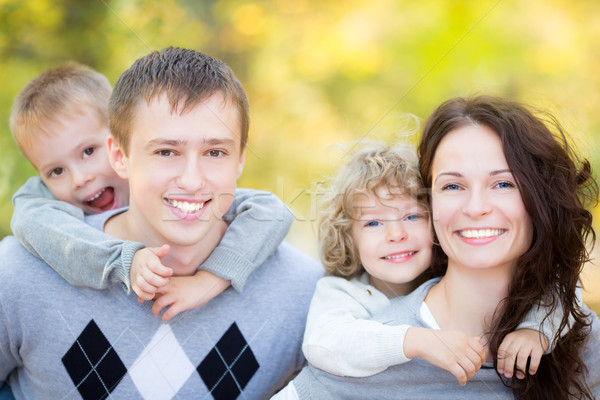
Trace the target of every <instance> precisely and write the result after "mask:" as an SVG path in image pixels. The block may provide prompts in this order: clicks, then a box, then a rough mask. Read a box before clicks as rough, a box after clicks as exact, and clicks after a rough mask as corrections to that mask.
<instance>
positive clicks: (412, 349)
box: [404, 328, 485, 386]
mask: <svg viewBox="0 0 600 400" xmlns="http://www.w3.org/2000/svg"><path fill="white" fill-rule="evenodd" d="M404 354H405V355H406V356H407V357H409V358H413V357H419V358H422V359H423V360H425V361H427V362H428V363H430V364H433V365H435V366H437V367H440V368H443V369H445V370H446V371H449V372H450V373H451V374H452V375H454V376H455V377H456V379H457V380H458V383H459V384H460V385H461V386H464V385H466V384H467V381H468V380H469V379H471V378H472V377H473V375H475V373H476V372H477V371H479V368H481V364H483V362H484V361H485V350H484V348H483V346H482V345H481V343H480V338H474V337H471V336H468V335H466V334H464V333H463V332H460V331H451V330H436V329H427V328H408V330H407V331H406V336H405V338H404Z"/></svg>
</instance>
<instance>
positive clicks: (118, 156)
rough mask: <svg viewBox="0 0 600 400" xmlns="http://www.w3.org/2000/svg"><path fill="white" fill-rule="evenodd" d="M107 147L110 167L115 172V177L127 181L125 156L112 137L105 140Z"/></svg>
mask: <svg viewBox="0 0 600 400" xmlns="http://www.w3.org/2000/svg"><path fill="white" fill-rule="evenodd" d="M107 146H108V159H109V161H110V165H111V166H112V167H113V169H114V170H115V171H116V172H117V175H119V176H120V177H121V178H123V179H127V178H128V174H127V156H126V155H125V153H124V151H123V148H122V147H121V145H120V144H119V142H117V141H116V140H115V138H113V137H112V135H111V136H109V137H108V139H107Z"/></svg>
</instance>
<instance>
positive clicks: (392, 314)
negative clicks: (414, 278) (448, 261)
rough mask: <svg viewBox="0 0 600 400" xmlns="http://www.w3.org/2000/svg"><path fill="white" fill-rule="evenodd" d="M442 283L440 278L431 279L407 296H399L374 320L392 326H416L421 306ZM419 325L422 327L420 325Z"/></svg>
mask: <svg viewBox="0 0 600 400" xmlns="http://www.w3.org/2000/svg"><path fill="white" fill-rule="evenodd" d="M439 281H440V278H434V279H430V280H428V281H427V282H424V283H422V284H421V286H419V287H418V288H416V289H415V290H413V291H412V292H411V293H409V294H407V295H406V296H399V297H396V298H394V299H392V300H391V304H390V306H389V307H387V308H386V309H385V310H383V311H382V312H381V313H379V314H378V315H377V316H375V317H374V318H373V319H374V320H376V321H379V322H382V323H389V324H391V325H398V324H408V325H415V324H416V322H414V321H413V320H420V318H417V316H418V312H419V310H420V309H421V304H422V303H423V301H424V300H425V296H427V293H429V289H431V288H432V287H433V286H434V285H436V284H437V283H438V282H439ZM417 325H419V326H420V325H422V323H418V324H417Z"/></svg>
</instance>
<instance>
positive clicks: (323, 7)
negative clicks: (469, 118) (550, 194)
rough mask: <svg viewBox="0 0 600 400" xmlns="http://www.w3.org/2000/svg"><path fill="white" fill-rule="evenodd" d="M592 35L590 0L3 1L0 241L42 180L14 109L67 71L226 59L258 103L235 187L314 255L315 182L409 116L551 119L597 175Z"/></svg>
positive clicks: (405, 130)
mask: <svg viewBox="0 0 600 400" xmlns="http://www.w3.org/2000/svg"><path fill="white" fill-rule="evenodd" d="M598 37H600V2H599V1H597V0H570V1H567V0H528V1H520V0H479V1H475V0H347V1H333V0H271V1H250V0H203V1H191V0H187V1H183V0H180V1H177V0H164V1H160V2H157V1H150V0H130V1H124V0H93V1H85V2H81V1H77V0H53V1H49V0H0V88H1V89H2V90H1V92H0V119H1V121H2V123H1V125H0V155H1V160H2V163H1V164H0V237H2V236H5V235H8V234H10V227H9V221H10V218H11V215H12V205H11V203H10V198H11V195H12V194H13V193H14V192H15V190H16V189H17V188H18V187H19V186H20V185H21V184H23V183H24V182H25V180H26V179H27V178H28V177H29V176H31V175H34V174H35V171H34V169H33V168H32V167H31V166H30V165H29V164H28V163H27V161H26V160H25V159H24V158H23V157H22V156H21V154H20V153H19V151H18V149H17V148H16V146H15V144H14V143H13V141H12V138H11V136H10V132H9V128H8V117H9V114H10V107H11V104H12V101H13V99H14V97H15V95H16V94H17V92H18V91H19V90H20V89H21V88H22V87H23V86H24V85H25V84H26V83H27V82H28V81H29V80H30V79H31V78H33V77H34V76H36V75H37V74H39V73H40V72H41V71H43V70H44V69H46V68H48V67H51V66H54V65H56V64H57V63H59V62H61V61H64V60H67V59H73V60H77V61H79V62H82V63H85V64H88V65H89V66H91V67H93V68H94V69H96V70H98V71H100V72H102V73H104V74H105V75H106V76H107V77H108V78H109V80H110V81H111V82H112V83H113V84H114V82H115V81H116V80H117V78H118V76H119V74H120V73H121V72H122V71H123V70H124V69H126V68H127V67H129V65H131V63H132V62H133V61H134V60H136V59H137V58H139V57H141V56H143V55H145V54H147V53H148V52H150V51H153V50H160V49H161V48H163V47H166V46H170V45H174V46H181V47H189V48H194V49H197V50H200V51H203V52H205V53H208V54H210V55H213V56H215V57H217V58H220V59H222V60H223V61H225V62H226V63H228V64H229V65H230V66H231V67H232V68H233V70H234V71H235V72H236V74H237V76H238V78H239V79H240V80H241V81H242V83H243V84H244V86H245V88H246V90H247V92H248V95H249V99H250V105H251V118H252V123H251V128H250V141H249V148H248V151H247V161H246V169H245V172H244V175H243V176H242V179H241V181H240V186H246V187H253V188H257V189H264V190H270V191H273V192H275V193H276V194H278V195H279V196H280V198H282V199H283V200H284V201H285V202H286V204H288V206H290V207H291V208H292V209H293V210H294V212H295V214H296V222H295V224H294V226H293V228H292V231H291V233H290V235H289V236H288V240H289V241H291V242H292V243H294V244H295V245H297V246H299V247H300V248H302V249H304V250H307V251H308V252H310V253H312V254H313V255H314V254H316V251H315V249H316V237H315V234H314V227H315V224H314V221H315V219H316V215H317V213H316V208H315V200H316V199H317V198H318V182H319V181H321V180H322V179H323V178H324V177H326V176H328V175H330V174H332V173H333V172H334V171H335V169H336V168H337V166H338V164H339V162H340V161H343V158H344V154H345V150H344V149H341V148H340V147H337V146H336V144H338V143H348V142H350V141H356V140H364V139H368V138H379V139H386V140H392V139H402V140H409V141H412V142H414V141H416V139H417V137H418V133H416V132H417V128H418V127H417V126H415V123H414V119H410V118H407V117H406V115H407V113H410V114H412V115H415V116H416V117H418V118H419V119H421V120H423V119H425V118H426V117H427V116H428V114H429V113H430V112H431V111H432V110H433V109H434V107H435V106H437V105H438V104H439V103H441V102H442V101H443V100H445V99H447V98H449V97H452V96H457V95H468V94H472V93H479V92H481V93H492V94H498V95H504V96H510V97H513V98H516V99H519V100H522V101H525V102H529V103H532V104H534V105H537V106H541V107H544V108H547V109H549V110H550V111H552V112H554V113H555V114H556V115H557V116H558V118H559V120H560V121H562V123H563V124H564V126H565V127H566V129H567V130H568V131H569V132H570V134H571V135H572V137H573V139H574V141H575V143H576V146H577V147H578V149H579V150H580V151H581V152H582V154H583V155H584V156H586V157H588V158H589V159H590V160H591V162H592V165H593V167H594V168H595V170H596V171H597V170H598V169H599V168H600V154H599V152H598V150H597V147H598V142H599V141H600V113H598V107H599V105H600V79H599V74H598V71H599V70H600V41H599V40H598ZM594 213H595V216H596V217H597V218H600V212H598V211H597V210H596V211H595V212H594ZM596 228H598V225H596ZM596 269H597V268H596V267H595V266H594V265H590V266H589V267H588V268H587V269H586V274H585V282H586V285H587V289H588V291H587V293H586V301H587V302H588V303H590V304H592V305H593V306H594V307H595V308H596V310H600V274H599V273H597V272H596ZM597 282H598V283H597Z"/></svg>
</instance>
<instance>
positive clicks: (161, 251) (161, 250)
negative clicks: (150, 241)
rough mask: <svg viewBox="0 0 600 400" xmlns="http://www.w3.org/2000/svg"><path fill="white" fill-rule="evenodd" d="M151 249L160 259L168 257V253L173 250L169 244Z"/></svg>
mask: <svg viewBox="0 0 600 400" xmlns="http://www.w3.org/2000/svg"><path fill="white" fill-rule="evenodd" d="M149 249H150V251H152V252H153V253H154V254H156V256H157V257H158V258H163V257H164V256H166V255H167V253H169V250H171V247H170V246H169V245H168V244H163V245H162V246H160V247H150V248H149Z"/></svg>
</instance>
